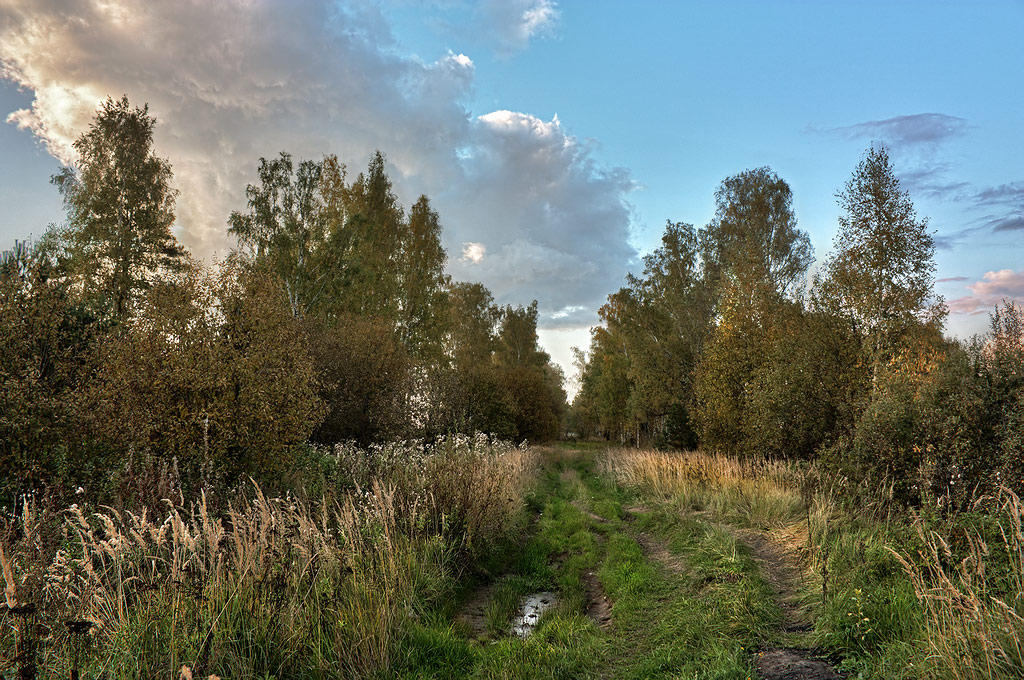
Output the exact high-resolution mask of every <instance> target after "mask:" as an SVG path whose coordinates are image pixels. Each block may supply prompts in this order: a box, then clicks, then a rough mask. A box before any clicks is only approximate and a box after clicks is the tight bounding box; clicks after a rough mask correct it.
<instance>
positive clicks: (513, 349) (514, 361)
mask: <svg viewBox="0 0 1024 680" xmlns="http://www.w3.org/2000/svg"><path fill="white" fill-rule="evenodd" d="M538 316H539V312H538V310H537V301H536V300H534V301H533V302H531V303H530V305H529V306H528V307H523V306H522V305H520V306H518V307H511V306H508V307H505V309H504V310H503V311H502V315H501V323H500V325H499V328H498V338H497V346H496V348H495V354H494V356H495V360H496V361H497V362H498V364H500V365H502V366H533V367H541V366H544V365H545V364H547V362H548V359H550V357H549V356H548V354H547V352H545V351H544V350H542V349H541V348H540V346H539V345H538V344H537V319H538Z"/></svg>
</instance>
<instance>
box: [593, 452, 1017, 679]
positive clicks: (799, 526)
mask: <svg viewBox="0 0 1024 680" xmlns="http://www.w3.org/2000/svg"><path fill="white" fill-rule="evenodd" d="M601 469H602V471H603V472H604V473H605V474H606V475H607V476H608V477H610V478H611V479H614V480H615V481H616V482H617V483H618V484H620V485H622V486H623V488H625V489H631V490H633V491H634V492H636V493H639V494H641V495H644V496H646V497H648V498H651V499H657V500H659V501H660V502H661V503H663V504H665V505H666V506H670V507H674V508H675V512H676V514H678V515H680V516H691V517H693V516H699V517H703V518H705V519H707V520H708V521H711V522H713V523H720V524H722V525H723V526H729V527H753V528H754V529H757V530H758V531H760V532H761V534H762V535H764V536H766V537H767V538H768V539H770V540H772V541H774V542H776V543H777V544H778V545H780V546H783V547H784V548H787V549H788V552H789V554H790V555H791V556H793V557H794V559H795V561H796V563H797V564H798V566H799V567H800V568H801V569H802V572H803V579H802V581H803V592H802V600H803V604H804V606H805V608H806V609H807V610H808V611H809V613H810V617H811V619H812V620H813V622H814V625H813V630H812V631H811V632H810V633H809V634H807V635H800V636H796V637H792V638H790V639H788V640H786V642H787V643H788V644H798V645H810V646H814V647H817V648H818V649H820V650H822V651H825V652H828V653H829V654H830V655H831V656H832V657H833V658H836V659H838V660H839V662H840V663H839V668H840V670H844V671H847V672H849V673H851V674H853V675H854V676H855V677H864V678H957V679H959V678H987V677H1020V676H1021V675H1024V652H1022V649H1024V646H1022V639H1024V578H1022V575H1024V559H1022V556H1024V540H1022V532H1021V519H1022V517H1024V507H1022V505H1021V502H1020V500H1019V499H1018V498H1017V497H1016V496H1014V495H1013V494H1012V493H1010V492H1003V493H1002V494H1001V495H1000V496H999V497H997V498H984V499H979V502H978V504H977V507H976V508H975V511H974V512H969V513H960V514H955V513H941V512H937V511H936V510H934V509H931V510H929V509H928V508H922V509H920V510H918V511H916V512H909V511H896V510H894V509H893V507H892V506H891V505H889V504H887V503H885V502H884V501H885V498H886V495H885V494H884V493H879V494H876V495H874V496H873V497H870V496H862V497H860V499H859V502H858V501H856V500H851V499H850V497H849V496H848V495H845V494H842V493H838V492H837V490H836V488H835V487H834V486H833V485H832V484H831V483H830V482H829V481H828V480H822V479H821V478H820V476H819V474H818V472H817V470H815V469H814V468H813V467H811V466H803V467H798V466H796V465H789V464H783V463H779V462H767V461H758V460H744V461H740V460H735V459H731V458H726V457H723V456H709V455H705V454H700V453H686V454H671V453H662V452H654V451H635V450H618V451H611V452H609V454H608V455H607V456H606V457H604V459H603V460H602V463H601Z"/></svg>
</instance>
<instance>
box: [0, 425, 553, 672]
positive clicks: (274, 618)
mask: <svg viewBox="0 0 1024 680" xmlns="http://www.w3.org/2000/svg"><path fill="white" fill-rule="evenodd" d="M349 454H351V452H345V451H342V452H340V453H339V454H338V455H339V458H340V456H341V455H349ZM362 455H363V456H364V458H365V459H366V460H370V461H372V462H373V465H372V468H373V469H375V470H378V471H379V472H378V474H377V476H374V477H372V478H366V479H362V480H360V479H355V480H353V479H352V478H342V477H340V476H339V477H337V478H336V479H335V480H334V488H335V491H334V494H333V499H328V498H326V497H324V498H322V499H321V500H319V501H300V500H296V499H295V498H293V497H290V496H287V497H284V498H280V497H278V498H270V497H267V496H265V495H264V494H263V493H262V492H261V491H260V489H259V488H252V489H250V492H249V493H248V494H246V495H243V496H240V497H239V498H237V499H235V501H234V502H232V503H231V504H229V505H227V509H226V510H225V511H223V512H215V511H213V510H211V509H210V506H209V505H208V503H207V499H206V498H205V497H203V498H201V499H197V500H196V501H194V502H192V503H189V504H187V505H186V504H184V503H180V504H171V503H170V502H168V509H167V510H166V512H165V513H164V514H163V515H162V516H157V517H154V516H152V515H151V514H149V513H148V512H147V511H140V512H139V514H133V513H131V512H118V511H115V510H113V509H110V508H91V509H87V508H84V507H78V506H72V507H71V508H69V509H67V510H66V511H63V512H61V513H59V514H57V515H54V514H52V513H47V512H43V511H41V510H40V509H39V508H38V507H36V506H35V504H33V503H32V502H29V501H27V502H26V503H25V505H24V507H23V512H22V513H21V514H20V515H19V516H18V517H14V518H6V519H5V520H4V521H3V524H2V525H0V563H2V565H3V581H4V588H5V599H6V604H7V607H5V608H4V609H3V610H2V611H0V676H4V674H6V673H14V672H17V673H19V674H20V675H19V677H27V676H31V673H32V672H33V669H34V671H35V672H37V673H38V674H39V675H42V676H56V677H67V676H70V675H71V674H72V673H77V674H78V675H79V676H80V677H117V678H132V677H138V678H178V677H179V676H186V677H187V676H189V675H192V676H195V677H207V676H209V675H217V676H222V677H232V678H306V677H339V676H340V677H358V678H366V677H373V676H386V675H388V674H389V673H391V669H392V667H393V665H394V662H395V657H396V651H397V650H398V648H399V646H400V643H401V641H402V640H403V639H404V637H405V636H406V634H407V632H408V631H409V630H410V628H411V627H413V626H414V622H415V621H416V620H417V619H419V618H421V617H424V616H428V615H431V612H433V611H434V610H435V609H436V608H437V603H438V602H440V601H444V600H446V599H449V598H451V597H452V596H453V593H454V591H455V590H456V589H457V587H458V584H459V583H460V579H461V578H462V577H463V576H464V575H465V574H466V573H468V572H471V571H472V566H473V564H474V563H475V562H476V560H477V559H478V558H480V557H481V556H485V555H488V554H491V553H492V552H493V551H494V550H496V549H498V548H500V546H502V545H504V544H506V543H508V542H509V541H510V540H513V539H515V538H516V537H517V536H518V535H519V534H520V533H521V530H522V528H523V526H524V518H525V517H526V511H525V510H524V506H523V495H524V491H525V489H526V487H527V484H528V483H529V482H530V481H531V480H532V478H533V474H534V468H535V461H536V454H535V453H534V452H533V451H530V450H526V449H521V448H516V447H512V446H508V445H503V444H490V443H488V442H486V441H485V440H482V441H473V440H467V439H453V440H450V441H447V442H443V443H441V444H440V445H439V446H436V447H433V448H431V449H425V448H423V447H421V446H418V445H405V446H398V445H396V446H392V447H387V448H385V449H378V450H370V451H364V452H362ZM341 467H342V469H344V468H345V466H341ZM353 484H354V486H353Z"/></svg>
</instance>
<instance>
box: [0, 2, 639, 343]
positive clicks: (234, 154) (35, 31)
mask: <svg viewBox="0 0 1024 680" xmlns="http://www.w3.org/2000/svg"><path fill="white" fill-rule="evenodd" d="M479 11H480V12H482V13H483V15H484V16H486V17H489V20H493V22H492V23H493V25H494V26H495V27H498V26H499V25H500V26H503V27H504V28H503V29H502V30H503V31H504V33H503V35H505V40H506V42H505V43H503V44H504V45H506V46H507V47H508V48H512V47H516V46H518V47H522V46H525V45H526V44H527V43H528V42H529V40H531V39H532V38H534V37H535V36H537V35H541V34H543V33H545V32H548V31H550V30H551V28H552V26H553V25H554V23H555V22H556V21H557V17H558V12H557V8H556V7H555V5H554V3H553V2H550V1H549V0H513V1H510V2H502V3H498V2H494V3H488V4H485V5H483V6H482V7H481V9H480V10H479ZM0 77H3V78H4V79H6V80H9V81H12V82H14V83H16V84H18V85H19V86H20V87H22V88H24V89H26V90H28V91H30V92H31V93H32V94H33V101H32V104H31V106H30V107H29V108H27V109H24V110H20V111H14V112H0V116H2V114H3V113H9V115H8V116H7V120H8V122H9V123H10V124H14V125H17V126H20V127H22V128H24V129H27V130H30V131H31V132H32V133H33V134H35V135H36V136H37V137H38V138H39V139H40V140H41V141H42V143H44V144H45V145H46V147H47V149H49V150H50V152H51V153H52V154H53V155H54V156H55V157H57V158H58V159H60V160H62V161H64V162H68V161H72V160H73V153H72V150H71V142H72V141H73V140H74V139H76V138H77V137H78V136H79V135H80V134H81V133H82V132H83V131H84V130H85V129H86V128H87V126H88V123H89V121H90V119H91V117H92V115H93V114H94V112H95V110H96V108H97V107H98V105H99V104H100V103H101V101H102V100H103V98H104V97H106V96H108V95H110V96H114V97H119V96H120V95H121V94H122V93H123V94H127V95H128V97H129V99H130V100H131V101H132V102H133V103H134V104H142V103H144V102H148V103H149V105H150V113H151V114H153V115H154V116H155V117H156V118H157V127H156V132H155V147H156V151H157V153H158V154H160V155H162V156H166V157H168V158H169V160H170V162H171V165H172V167H173V169H174V174H175V182H176V184H177V186H178V188H179V189H180V191H181V195H180V197H179V200H178V209H177V216H178V224H177V230H178V236H179V238H180V239H181V240H182V242H183V243H185V244H186V245H187V246H188V247H189V248H191V249H192V250H193V251H195V252H196V253H197V254H199V255H201V256H209V255H210V254H211V253H213V252H218V253H221V254H223V253H225V252H226V250H227V249H228V248H230V247H231V246H232V245H233V244H232V241H231V239H230V237H229V236H228V234H227V228H226V220H227V216H228V214H229V213H230V211H231V210H232V209H237V208H242V207H244V205H245V186H246V184H247V183H248V182H252V181H254V180H255V171H256V166H257V162H258V159H259V158H260V157H261V156H262V157H271V156H275V155H276V154H277V153H278V152H279V151H281V150H286V151H289V152H291V153H292V154H293V156H294V157H296V158H297V159H298V158H314V159H315V158H319V157H320V156H321V154H324V153H336V154H337V155H338V156H339V158H341V159H342V160H344V161H346V162H348V163H350V164H352V166H354V167H352V170H354V171H358V170H359V169H361V167H362V165H363V164H364V163H365V162H366V160H367V159H368V158H369V156H370V154H371V153H372V152H373V151H374V150H375V149H380V150H382V151H384V152H385V153H386V154H387V158H388V162H389V166H390V169H389V172H390V174H391V176H392V179H393V180H394V181H395V185H396V191H397V193H398V195H399V197H400V198H401V199H402V200H403V202H404V203H406V204H409V203H410V202H411V200H413V199H415V197H416V196H418V195H419V194H420V193H426V194H427V195H429V196H430V197H431V199H432V200H433V202H434V205H435V208H436V209H437V210H438V211H439V213H440V215H441V219H442V222H443V224H444V225H445V232H444V236H443V238H444V241H445V245H446V246H447V247H448V249H449V250H450V251H453V252H460V251H461V250H462V247H463V244H481V250H480V251H479V256H480V258H482V257H483V255H484V252H485V251H484V250H483V246H482V244H484V243H486V244H487V248H486V258H487V260H486V261H487V265H488V266H487V267H483V268H481V267H473V266H472V265H474V260H473V258H472V257H468V258H465V259H454V258H453V259H452V260H451V269H452V273H453V274H454V275H455V276H456V278H467V279H470V280H479V279H480V278H484V283H485V284H486V285H488V286H489V287H490V288H491V289H492V291H493V292H494V294H495V297H496V298H497V299H499V300H501V301H507V302H517V303H518V302H529V300H531V299H534V298H536V299H538V300H539V302H540V305H541V308H542V310H544V315H545V316H544V318H543V319H542V323H545V322H550V323H559V324H562V325H565V324H566V323H569V322H568V321H566V319H567V318H570V317H571V318H572V319H576V320H581V319H583V317H585V316H588V315H589V319H590V320H593V318H594V317H595V315H594V311H593V310H595V309H596V307H597V306H598V305H599V304H600V303H601V301H602V300H603V298H604V296H605V295H606V294H607V292H608V291H609V290H614V288H615V287H617V285H618V283H619V282H620V281H621V277H622V275H623V273H624V272H625V270H626V268H627V266H628V263H629V262H630V261H631V259H632V258H633V257H634V255H635V253H634V252H633V250H632V248H631V247H630V246H629V245H628V229H629V208H628V204H627V203H626V197H627V194H628V192H629V191H630V190H631V189H632V180H631V178H630V176H629V173H628V172H626V171H625V170H622V169H607V168H603V167H601V166H600V165H599V164H598V163H597V162H596V161H595V160H594V159H593V158H592V156H591V154H590V153H589V150H588V148H586V147H585V146H584V145H581V144H580V143H579V142H577V141H576V139H575V138H574V137H572V136H571V135H570V134H568V133H567V132H566V131H565V130H564V129H563V128H562V126H561V123H560V122H559V121H558V119H557V118H555V119H553V120H551V121H548V122H545V121H542V120H540V119H538V118H535V117H533V116H530V115H528V114H524V113H513V112H509V111H497V112H494V113H491V114H487V115H485V116H481V117H478V118H477V117H474V116H472V115H471V113H470V112H469V110H468V108H467V104H466V101H467V99H468V94H469V93H470V92H471V89H472V87H473V82H474V78H475V69H474V65H473V61H472V59H471V58H470V57H468V56H466V55H465V54H460V53H456V52H448V53H447V54H445V55H442V56H441V57H440V58H438V59H436V60H434V61H424V60H422V59H420V58H418V57H415V56H411V55H405V54H403V53H402V48H401V46H400V45H398V44H396V41H395V39H394V37H393V35H392V33H391V30H390V27H389V25H388V23H387V20H386V19H385V17H384V15H383V14H382V13H381V11H380V8H379V7H378V5H377V4H376V3H372V2H363V1H362V0H352V1H351V2H345V3H340V2H335V1H333V0H310V1H309V2H302V3H292V2H286V1H284V0H225V1H224V2H160V3H151V2H147V1H146V0H75V1H72V0H5V1H4V3H3V4H2V5H0ZM476 253H477V251H475V250H474V251H472V252H471V253H470V254H471V255H473V256H474V257H475V256H476ZM463 254H465V253H464V252H463ZM478 262H479V261H478ZM478 262H477V263H478ZM590 274H593V278H591V279H587V278H586V277H587V276H589V275H590ZM575 307H581V308H583V309H584V310H586V311H585V312H581V313H578V314H577V313H575V312H573V313H572V314H570V313H568V312H567V313H566V315H565V316H562V317H559V320H555V319H554V317H553V315H554V314H555V313H556V312H561V311H563V310H566V309H570V308H575ZM579 323H583V321H579Z"/></svg>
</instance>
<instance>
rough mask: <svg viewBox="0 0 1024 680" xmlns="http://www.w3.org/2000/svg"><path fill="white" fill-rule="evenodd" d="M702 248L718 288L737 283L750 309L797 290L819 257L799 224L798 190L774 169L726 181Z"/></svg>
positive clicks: (706, 268)
mask: <svg viewBox="0 0 1024 680" xmlns="http://www.w3.org/2000/svg"><path fill="white" fill-rule="evenodd" d="M700 245H701V251H702V253H701V254H702V256H703V266H704V272H705V276H707V277H708V280H709V282H710V284H711V287H712V289H713V290H717V291H722V290H723V285H724V284H731V285H732V287H733V288H734V289H735V291H736V294H737V295H739V298H740V301H741V302H742V303H743V304H744V305H750V306H756V305H757V302H756V300H757V299H760V300H777V299H782V298H784V297H786V296H787V295H789V294H792V293H793V292H795V291H796V289H797V287H798V286H799V284H800V283H801V282H802V281H803V277H804V275H805V274H806V272H807V268H808V267H809V266H810V264H811V261H812V260H813V259H814V257H813V252H812V248H811V241H810V238H809V237H808V236H807V233H806V232H804V231H801V230H799V229H798V228H797V226H796V216H795V215H794V214H793V194H792V191H790V188H789V185H788V184H787V183H786V182H785V180H783V179H781V178H779V176H778V175H776V174H775V173H774V172H773V171H772V170H771V168H768V167H761V168H755V169H753V170H744V171H743V172H741V173H739V174H738V175H733V176H732V177H727V178H726V179H724V180H722V183H721V184H720V185H719V187H718V189H717V190H716V191H715V216H714V218H713V219H712V220H711V222H710V223H709V224H708V226H707V227H706V228H705V229H704V230H703V231H702V232H701V234H700ZM752 311H756V310H752Z"/></svg>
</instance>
